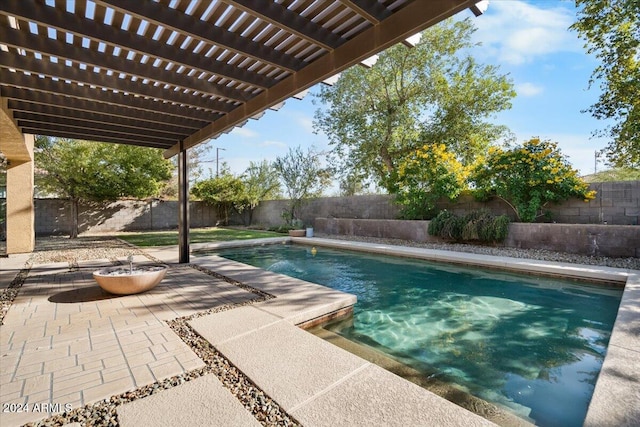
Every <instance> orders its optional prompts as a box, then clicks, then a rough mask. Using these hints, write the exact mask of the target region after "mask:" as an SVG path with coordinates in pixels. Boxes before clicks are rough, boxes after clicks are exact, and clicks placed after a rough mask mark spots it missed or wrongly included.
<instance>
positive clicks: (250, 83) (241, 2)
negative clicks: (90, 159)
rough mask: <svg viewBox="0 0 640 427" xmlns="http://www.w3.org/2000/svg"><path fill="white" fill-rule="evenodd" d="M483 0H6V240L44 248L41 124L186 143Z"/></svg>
mask: <svg viewBox="0 0 640 427" xmlns="http://www.w3.org/2000/svg"><path fill="white" fill-rule="evenodd" d="M479 2H480V0H275V1H273V0H211V1H208V0H155V1H149V0H75V1H73V0H46V1H45V0H2V1H0V102H1V104H2V108H1V109H0V138H1V139H0V151H2V153H3V154H4V155H5V156H6V157H7V159H8V161H9V165H8V168H7V252H8V253H19V252H30V251H32V250H33V247H34V236H35V233H34V209H33V135H49V136H55V137H65V138H74V139H85V140H93V141H105V142H113V143H119V144H133V145H139V146H148V147H156V148H161V149H164V155H165V157H167V158H169V157H172V156H174V155H178V156H179V159H178V165H179V187H180V191H179V206H180V208H179V225H180V233H179V234H180V245H179V248H180V249H179V252H180V253H179V259H180V262H188V260H189V236H188V230H189V224H188V216H189V215H188V188H187V182H188V180H187V162H186V150H187V149H189V148H191V147H193V146H195V145H197V144H199V143H202V142H205V141H207V140H209V139H210V138H213V137H216V136H218V135H220V134H221V133H223V132H228V131H229V130H231V129H232V128H233V127H234V126H242V125H243V124H244V123H245V122H246V121H247V120H248V119H250V118H258V117H259V116H260V115H261V114H262V112H263V111H264V110H266V109H268V108H270V107H273V106H276V105H278V104H280V103H282V102H283V101H285V100H286V99H288V98H290V97H292V96H295V95H297V94H299V93H301V92H303V91H305V90H306V89H308V88H310V87H311V86H313V85H314V84H316V83H318V82H321V81H324V80H326V79H327V78H329V77H332V76H334V75H335V74H337V73H339V72H341V71H343V70H345V69H346V68H348V67H350V66H352V65H355V64H358V63H360V62H362V61H364V60H366V59H367V58H370V57H371V56H373V55H375V54H376V53H378V52H380V51H382V50H384V49H386V48H388V47H390V46H392V45H394V44H396V43H399V42H403V41H405V40H406V39H407V38H409V37H410V36H412V35H414V34H416V33H417V32H419V31H422V30H424V29H426V28H427V27H429V26H432V25H434V24H436V23H438V22H440V21H442V20H443V19H445V18H447V17H450V16H452V15H454V14H456V13H457V12H459V11H461V10H464V9H466V8H471V9H472V10H473V12H474V13H475V14H476V15H479V14H480V13H481V11H480V10H479V8H478V5H476V3H479Z"/></svg>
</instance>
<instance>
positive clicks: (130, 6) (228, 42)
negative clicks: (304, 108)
mask: <svg viewBox="0 0 640 427" xmlns="http://www.w3.org/2000/svg"><path fill="white" fill-rule="evenodd" d="M95 3H96V4H100V5H103V6H107V7H111V8H113V9H114V10H118V11H120V12H124V13H128V14H130V15H132V16H137V17H139V18H141V19H145V20H147V21H149V22H152V23H154V24H156V25H161V26H163V27H165V28H167V29H170V30H173V31H177V32H179V33H181V34H185V35H188V36H191V37H193V38H194V39H197V40H202V41H205V42H208V43H211V44H213V45H216V46H219V47H220V48H222V49H227V50H230V51H233V52H236V53H239V54H241V55H246V56H248V57H251V58H254V59H256V60H258V61H261V62H263V63H265V64H270V65H273V66H275V67H278V68H281V69H284V70H288V71H296V70H299V69H301V68H302V67H303V66H304V65H305V63H304V61H301V60H300V59H298V58H296V57H294V56H291V55H288V54H286V53H284V52H277V51H275V50H273V49H271V48H269V47H267V46H265V45H263V44H261V43H256V42H254V41H252V40H251V39H247V38H245V37H241V36H239V35H237V34H235V33H233V32H231V31H227V30H225V29H223V28H219V27H215V26H213V25H211V24H209V23H207V22H204V21H202V20H200V19H198V18H195V17H191V16H187V15H181V14H178V13H175V10H173V9H171V8H170V7H167V6H164V5H162V4H160V3H153V2H143V1H129V0H95Z"/></svg>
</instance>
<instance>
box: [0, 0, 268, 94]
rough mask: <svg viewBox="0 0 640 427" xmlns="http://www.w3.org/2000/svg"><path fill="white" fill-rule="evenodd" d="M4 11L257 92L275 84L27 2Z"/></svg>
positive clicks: (14, 0)
mask: <svg viewBox="0 0 640 427" xmlns="http://www.w3.org/2000/svg"><path fill="white" fill-rule="evenodd" d="M3 9H4V10H3V13H6V14H11V15H13V16H14V17H17V18H21V19H24V20H29V21H31V22H35V23H37V24H40V25H44V26H47V27H51V28H55V29H56V30H62V31H64V32H67V33H73V34H74V35H76V36H78V37H82V35H83V34H91V36H92V37H93V38H94V40H100V41H102V42H104V43H109V44H111V45H114V46H118V47H120V48H122V49H128V50H130V51H135V52H138V53H139V54H146V55H149V56H152V57H154V58H158V59H162V60H163V61H166V62H172V63H174V64H177V65H184V66H187V67H190V68H191V69H195V70H199V71H201V72H207V73H210V74H215V75H218V76H221V77H226V78H230V79H233V80H236V81H238V82H244V83H248V84H250V85H252V86H256V87H259V88H267V87H269V86H273V85H274V84H275V83H276V82H275V80H274V79H271V78H269V77H266V76H264V75H261V74H256V73H251V72H248V71H247V70H244V69H241V68H237V67H233V66H230V65H228V64H225V63H223V62H221V61H217V60H216V59H213V58H205V57H203V56H202V55H197V54H194V53H192V52H189V51H186V50H183V49H180V48H177V47H175V46H171V45H168V44H158V43H155V42H154V41H153V40H152V39H149V38H147V37H144V36H139V35H137V34H135V33H134V34H132V33H131V32H129V31H124V30H122V29H119V28H115V27H112V26H110V25H105V24H102V23H99V22H96V21H94V20H90V19H86V18H81V17H78V16H77V15H75V14H72V13H68V12H65V11H61V10H57V9H53V8H33V7H30V5H29V4H28V3H27V2H24V1H20V0H7V4H6V5H4V7H3Z"/></svg>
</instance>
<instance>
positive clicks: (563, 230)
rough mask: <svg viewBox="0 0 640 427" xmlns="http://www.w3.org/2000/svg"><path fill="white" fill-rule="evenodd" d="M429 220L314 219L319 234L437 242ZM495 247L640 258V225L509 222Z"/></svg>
mask: <svg viewBox="0 0 640 427" xmlns="http://www.w3.org/2000/svg"><path fill="white" fill-rule="evenodd" d="M428 227H429V221H402V220H380V219H346V218H316V220H315V225H314V228H315V231H316V232H318V233H326V234H334V235H335V234H338V235H347V236H366V237H379V238H389V239H403V240H412V241H415V242H420V243H437V242H443V241H444V240H443V239H441V238H439V237H434V236H430V235H429V233H428V232H427V229H428ZM497 246H504V247H511V248H523V249H547V250H553V251H562V252H568V253H573V254H581V255H592V256H610V257H635V258H640V227H639V226H634V225H587V224H524V223H512V224H510V225H509V236H508V237H507V239H506V240H505V241H504V242H502V243H499V244H497Z"/></svg>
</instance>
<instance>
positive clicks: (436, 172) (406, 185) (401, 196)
mask: <svg viewBox="0 0 640 427" xmlns="http://www.w3.org/2000/svg"><path fill="white" fill-rule="evenodd" d="M468 173H469V170H468V168H466V167H465V166H463V165H462V163H460V161H458V159H457V158H456V156H455V154H453V153H452V152H450V151H449V150H448V149H447V147H446V146H445V145H444V144H426V145H423V146H422V147H419V148H418V149H416V150H413V151H412V152H410V153H409V154H408V155H407V156H405V157H404V158H403V159H402V161H401V162H400V163H399V164H398V168H397V179H396V184H395V186H396V188H395V189H394V190H395V193H396V201H397V202H398V203H400V204H402V205H403V206H404V208H403V216H404V217H405V218H409V219H424V218H428V217H430V216H431V215H432V214H433V211H434V208H435V203H436V201H437V200H438V199H439V198H440V197H448V198H449V199H454V198H456V197H457V196H458V195H459V194H460V192H461V191H462V190H464V189H465V188H466V180H467V176H468Z"/></svg>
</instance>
